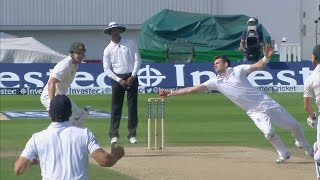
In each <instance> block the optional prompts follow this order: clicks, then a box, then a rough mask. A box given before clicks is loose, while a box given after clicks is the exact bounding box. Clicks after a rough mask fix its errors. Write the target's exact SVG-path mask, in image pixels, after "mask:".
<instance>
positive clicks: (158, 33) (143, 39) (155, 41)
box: [139, 9, 270, 62]
mask: <svg viewBox="0 0 320 180" xmlns="http://www.w3.org/2000/svg"><path fill="white" fill-rule="evenodd" d="M249 18H250V17H248V16H245V15H229V16H213V15H206V14H195V13H186V12H178V11H172V10H168V9H165V10H162V11H161V12H159V13H157V14H156V15H154V16H152V17H151V18H150V19H148V20H147V21H145V22H144V23H143V25H142V28H141V31H140V34H139V50H140V54H141V57H142V58H143V59H144V60H146V61H150V62H165V60H166V51H167V49H168V46H169V45H170V44H171V43H173V42H174V41H176V40H183V41H185V42H188V43H192V44H193V45H194V52H195V56H194V61H198V62H199V61H211V60H212V57H213V56H215V55H218V54H219V55H222V54H224V55H228V56H229V57H230V58H231V59H232V60H233V61H238V60H240V59H242V53H241V52H240V51H239V50H238V48H239V43H240V38H241V34H242V32H243V31H244V30H245V29H246V28H247V20H248V19H249ZM259 26H261V28H262V32H263V35H264V41H265V42H270V35H269V34H268V32H267V31H266V30H265V28H264V27H263V26H262V25H260V24H259Z"/></svg>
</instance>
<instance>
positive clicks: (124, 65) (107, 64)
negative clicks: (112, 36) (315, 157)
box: [103, 38, 141, 82]
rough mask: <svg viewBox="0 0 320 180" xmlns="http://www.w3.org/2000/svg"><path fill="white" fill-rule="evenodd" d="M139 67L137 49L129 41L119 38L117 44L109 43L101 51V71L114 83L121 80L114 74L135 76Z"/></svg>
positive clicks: (139, 60) (139, 61)
mask: <svg viewBox="0 0 320 180" xmlns="http://www.w3.org/2000/svg"><path fill="white" fill-rule="evenodd" d="M140 65H141V59H140V55H139V53H138V49H137V47H136V45H135V43H134V42H133V41H131V40H127V39H123V38H121V41H120V42H119V44H115V43H114V42H113V41H111V42H110V43H109V45H108V46H107V47H106V48H105V49H104V51H103V69H104V71H105V72H106V74H107V75H108V76H109V77H110V78H112V79H113V80H115V81H118V82H119V81H120V80H121V78H119V77H118V76H117V75H116V74H127V73H132V76H137V73H138V70H139V69H140ZM115 73H116V74H115Z"/></svg>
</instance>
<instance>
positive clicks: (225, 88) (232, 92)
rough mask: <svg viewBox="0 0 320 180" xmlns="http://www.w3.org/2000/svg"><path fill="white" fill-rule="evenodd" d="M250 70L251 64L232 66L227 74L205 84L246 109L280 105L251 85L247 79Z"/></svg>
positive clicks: (209, 88)
mask: <svg viewBox="0 0 320 180" xmlns="http://www.w3.org/2000/svg"><path fill="white" fill-rule="evenodd" d="M250 72H251V71H250V65H239V66H236V67H234V68H231V67H230V68H228V69H227V73H226V76H220V75H217V77H216V78H211V79H209V80H208V81H206V82H204V83H203V85H205V86H206V87H207V88H208V90H210V91H212V90H215V91H219V92H221V93H222V94H224V95H225V96H226V97H227V98H229V99H230V100H231V101H232V102H233V103H235V104H236V105H237V106H239V107H240V108H242V109H243V110H245V111H250V110H255V109H256V108H259V110H264V109H267V108H273V107H279V106H280V105H279V104H278V103H277V102H275V101H274V100H273V99H271V98H270V97H269V96H267V95H266V94H265V93H263V92H262V91H261V90H260V89H258V88H256V87H253V86H252V85H251V83H250V82H249V81H248V79H247V75H248V74H249V73H250ZM261 108H262V109H261Z"/></svg>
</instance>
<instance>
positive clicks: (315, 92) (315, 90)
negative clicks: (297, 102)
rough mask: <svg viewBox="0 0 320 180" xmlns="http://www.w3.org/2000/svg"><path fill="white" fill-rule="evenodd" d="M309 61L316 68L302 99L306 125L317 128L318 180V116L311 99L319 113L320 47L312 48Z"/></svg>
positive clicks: (319, 162) (318, 161)
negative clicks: (306, 116)
mask: <svg viewBox="0 0 320 180" xmlns="http://www.w3.org/2000/svg"><path fill="white" fill-rule="evenodd" d="M311 60H312V63H313V65H314V66H315V67H316V68H315V69H314V71H313V72H312V73H311V74H310V76H308V78H307V80H306V83H305V85H304V94H303V97H304V98H303V99H304V109H305V111H306V112H307V114H308V118H307V122H308V125H309V126H311V127H312V128H317V142H315V143H314V145H313V148H314V160H315V164H316V173H317V179H320V178H319V177H320V169H319V168H320V167H319V166H320V152H319V148H320V122H319V121H320V116H318V115H317V113H315V112H314V111H313V108H312V97H315V101H316V105H317V106H318V111H319V112H320V45H317V46H315V47H314V49H313V53H312V57H311ZM317 116H318V117H317Z"/></svg>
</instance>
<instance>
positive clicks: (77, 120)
mask: <svg viewBox="0 0 320 180" xmlns="http://www.w3.org/2000/svg"><path fill="white" fill-rule="evenodd" d="M40 101H41V103H42V104H43V106H44V107H45V108H46V109H47V111H49V109H50V98H49V96H48V95H47V94H45V93H42V94H41V96H40ZM70 101H71V106H72V109H71V111H72V115H71V117H70V118H69V120H70V121H71V122H72V123H73V124H74V125H82V123H83V122H84V121H85V120H86V119H88V114H89V112H88V111H85V110H84V109H80V108H78V106H77V104H76V103H75V102H73V101H72V100H70Z"/></svg>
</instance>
